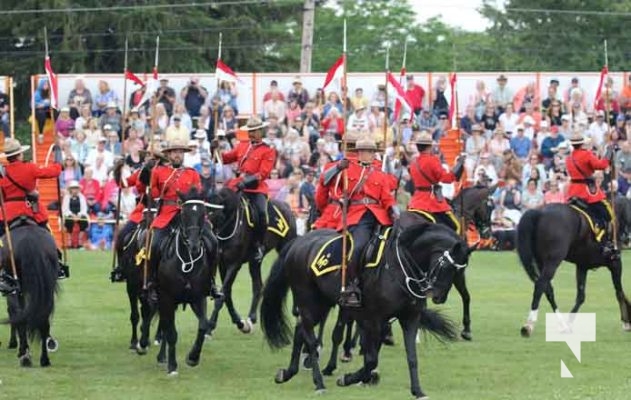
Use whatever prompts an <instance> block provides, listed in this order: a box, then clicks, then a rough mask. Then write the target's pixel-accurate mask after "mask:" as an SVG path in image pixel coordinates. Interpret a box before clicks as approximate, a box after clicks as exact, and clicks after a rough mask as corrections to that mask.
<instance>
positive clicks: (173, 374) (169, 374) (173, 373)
mask: <svg viewBox="0 0 631 400" xmlns="http://www.w3.org/2000/svg"><path fill="white" fill-rule="evenodd" d="M177 375H178V373H177V370H174V371H170V372H168V373H167V376H169V377H172V376H177Z"/></svg>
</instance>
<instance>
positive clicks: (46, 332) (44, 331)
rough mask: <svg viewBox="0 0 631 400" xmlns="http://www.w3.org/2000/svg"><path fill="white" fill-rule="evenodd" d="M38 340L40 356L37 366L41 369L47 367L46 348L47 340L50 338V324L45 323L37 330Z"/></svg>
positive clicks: (48, 363) (48, 364) (48, 360)
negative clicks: (40, 349) (40, 347)
mask: <svg viewBox="0 0 631 400" xmlns="http://www.w3.org/2000/svg"><path fill="white" fill-rule="evenodd" d="M39 334H40V337H41V338H40V340H41V341H42V354H41V356H40V358H39V365H40V366H41V367H49V366H50V359H49V358H48V346H47V343H46V342H47V340H48V337H49V336H50V322H49V321H45V322H44V323H43V324H42V326H41V327H40V328H39Z"/></svg>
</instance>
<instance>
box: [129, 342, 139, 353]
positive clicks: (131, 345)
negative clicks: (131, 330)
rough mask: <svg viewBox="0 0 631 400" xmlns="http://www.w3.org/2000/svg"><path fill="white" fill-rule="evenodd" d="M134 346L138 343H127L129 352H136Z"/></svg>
mask: <svg viewBox="0 0 631 400" xmlns="http://www.w3.org/2000/svg"><path fill="white" fill-rule="evenodd" d="M136 346H138V342H131V343H129V350H131V351H136Z"/></svg>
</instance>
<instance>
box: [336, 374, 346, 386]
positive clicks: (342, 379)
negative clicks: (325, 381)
mask: <svg viewBox="0 0 631 400" xmlns="http://www.w3.org/2000/svg"><path fill="white" fill-rule="evenodd" d="M335 383H337V386H339V387H346V386H348V383H347V382H346V375H342V376H340V377H339V378H337V381H336V382H335Z"/></svg>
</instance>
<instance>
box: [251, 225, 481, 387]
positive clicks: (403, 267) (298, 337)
mask: <svg viewBox="0 0 631 400" xmlns="http://www.w3.org/2000/svg"><path fill="white" fill-rule="evenodd" d="M336 235H337V233H336V232H334V231H331V230H316V231H312V232H309V233H308V234H306V235H304V236H301V237H299V238H297V239H296V240H295V241H294V242H293V243H292V244H291V245H290V246H288V247H287V248H286V249H285V250H284V251H283V252H282V253H281V255H280V256H279V257H278V259H277V260H276V262H275V264H274V266H273V267H272V271H271V273H270V277H269V278H268V280H267V283H266V285H265V289H264V293H263V302H262V305H261V321H262V327H263V331H264V333H265V337H266V340H267V342H268V343H269V344H270V346H271V347H273V348H280V347H283V346H285V345H287V344H289V343H290V332H291V331H290V328H289V325H288V323H287V321H286V319H285V315H284V312H283V303H284V299H285V298H286V296H287V292H288V290H289V288H291V291H292V294H293V298H294V302H295V305H296V306H297V308H298V310H299V318H298V323H297V325H296V327H295V330H294V335H293V339H294V340H293V351H292V356H291V361H290V364H289V368H288V369H281V370H279V371H278V373H277V374H276V379H275V380H276V382H277V383H283V382H286V381H288V380H289V379H291V378H292V377H293V376H294V375H295V374H296V373H297V372H298V368H299V365H298V364H299V359H300V350H301V348H302V346H303V344H305V345H306V346H307V347H308V349H309V355H310V357H311V359H312V360H315V361H314V362H313V371H312V373H313V380H314V383H315V385H316V391H322V390H324V382H323V379H322V374H321V372H320V367H319V364H318V361H317V339H316V337H315V333H314V326H315V325H317V324H319V323H321V322H322V321H323V318H325V317H326V315H327V314H328V312H329V311H330V309H331V308H332V307H334V306H335V305H336V301H337V299H338V297H339V293H340V271H339V269H338V270H335V271H332V272H329V273H327V274H323V275H321V276H319V277H318V276H316V274H315V272H314V271H313V270H312V266H313V265H314V264H313V263H314V261H315V258H316V257H317V255H318V253H319V251H320V249H321V248H322V246H323V244H325V243H327V242H328V241H330V240H331V239H332V238H334V237H335V236H336ZM470 252H471V249H469V248H467V245H466V243H465V242H464V241H463V240H462V239H461V238H460V237H459V236H458V235H456V233H454V232H453V231H451V230H450V229H448V228H446V227H444V226H442V225H436V224H419V225H416V226H413V227H409V228H407V229H405V230H400V229H398V228H397V227H395V230H394V232H393V233H392V234H391V235H390V236H389V237H388V239H387V243H386V244H385V250H384V255H383V257H382V258H381V260H380V261H379V265H378V266H377V267H375V268H370V269H364V270H363V271H362V272H361V275H360V279H361V281H362V286H363V293H364V296H363V297H364V298H363V307H362V308H361V309H352V310H351V309H349V310H346V311H347V312H348V313H349V315H350V317H352V318H353V319H355V320H356V321H357V322H358V324H359V325H360V327H361V330H362V348H363V351H364V365H363V367H362V368H361V369H359V370H358V371H357V372H355V373H352V374H347V375H344V376H343V377H341V378H340V379H339V380H338V385H340V386H348V385H352V384H354V383H359V382H364V383H369V382H374V381H376V380H377V379H378V374H377V373H376V371H374V370H375V369H376V368H377V364H378V355H379V350H380V346H381V330H382V327H383V323H384V322H385V321H386V320H387V319H389V318H391V317H396V318H397V319H398V320H399V323H400V324H401V327H402V328H403V333H404V342H405V349H406V353H407V361H408V368H409V372H410V380H411V390H412V394H413V395H414V396H416V397H417V398H422V397H424V394H423V391H422V390H421V387H420V383H419V379H418V365H417V357H416V343H415V339H416V333H417V331H418V329H419V327H422V328H424V329H427V330H429V331H431V332H433V333H435V334H437V335H438V336H440V337H442V338H445V339H450V340H453V339H455V337H456V336H457V333H456V332H455V327H454V326H453V324H451V323H450V322H449V321H448V320H446V319H444V318H443V317H442V316H440V314H438V313H436V312H434V311H431V310H428V309H427V308H426V301H425V299H426V296H428V297H430V296H431V297H432V299H433V300H434V302H440V301H442V300H443V299H445V298H446V292H447V291H448V290H449V287H450V286H451V284H452V281H453V277H454V275H455V273H456V270H457V269H458V268H464V267H466V265H467V262H468V259H469V254H470ZM327 372H328V373H331V372H332V371H327Z"/></svg>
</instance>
